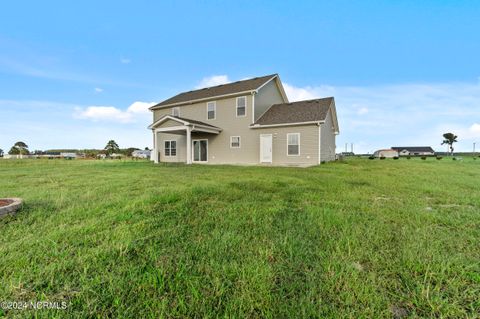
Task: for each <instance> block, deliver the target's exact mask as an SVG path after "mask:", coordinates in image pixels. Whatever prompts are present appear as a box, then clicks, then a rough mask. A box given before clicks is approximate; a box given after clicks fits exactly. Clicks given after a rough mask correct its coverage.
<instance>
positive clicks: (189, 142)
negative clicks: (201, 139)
mask: <svg viewBox="0 0 480 319" xmlns="http://www.w3.org/2000/svg"><path fill="white" fill-rule="evenodd" d="M187 164H192V128H191V127H190V126H187Z"/></svg>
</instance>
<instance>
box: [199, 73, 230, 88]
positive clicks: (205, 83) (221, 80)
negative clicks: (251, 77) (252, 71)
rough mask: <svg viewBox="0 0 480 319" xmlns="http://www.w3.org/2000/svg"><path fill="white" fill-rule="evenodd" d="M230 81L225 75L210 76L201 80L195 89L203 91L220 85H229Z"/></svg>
mask: <svg viewBox="0 0 480 319" xmlns="http://www.w3.org/2000/svg"><path fill="white" fill-rule="evenodd" d="M230 82H231V81H230V79H229V78H228V76H226V75H212V76H208V77H206V78H203V79H202V80H201V81H200V83H198V85H197V86H195V89H203V88H206V87H210V86H216V85H221V84H226V83H230Z"/></svg>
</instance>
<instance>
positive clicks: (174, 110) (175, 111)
mask: <svg viewBox="0 0 480 319" xmlns="http://www.w3.org/2000/svg"><path fill="white" fill-rule="evenodd" d="M172 115H173V116H180V108H179V107H174V108H172Z"/></svg>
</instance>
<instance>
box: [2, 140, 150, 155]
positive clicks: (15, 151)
mask: <svg viewBox="0 0 480 319" xmlns="http://www.w3.org/2000/svg"><path fill="white" fill-rule="evenodd" d="M144 149H145V150H149V148H148V147H145V148H144ZM137 150H140V149H139V148H137V147H129V148H120V147H119V146H118V144H117V142H115V141H114V140H110V141H108V142H107V144H106V145H105V147H104V148H103V149H100V150H98V149H84V150H79V149H58V150H47V151H41V150H35V151H33V152H31V151H30V150H29V149H28V145H27V144H26V143H25V142H22V141H19V142H16V143H15V144H14V145H13V146H12V147H11V148H10V150H9V151H8V154H9V155H49V154H54V153H84V154H85V156H86V157H91V158H94V157H97V156H98V155H99V154H104V155H107V156H111V155H112V154H121V155H124V156H132V153H133V152H134V151H137ZM4 155H5V153H4V151H3V150H2V149H0V157H3V156H4Z"/></svg>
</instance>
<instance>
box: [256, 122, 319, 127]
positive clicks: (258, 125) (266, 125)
mask: <svg viewBox="0 0 480 319" xmlns="http://www.w3.org/2000/svg"><path fill="white" fill-rule="evenodd" d="M323 123H325V121H305V122H293V123H276V124H252V125H250V128H268V127H281V126H297V125H312V124H316V125H319V124H323Z"/></svg>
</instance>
